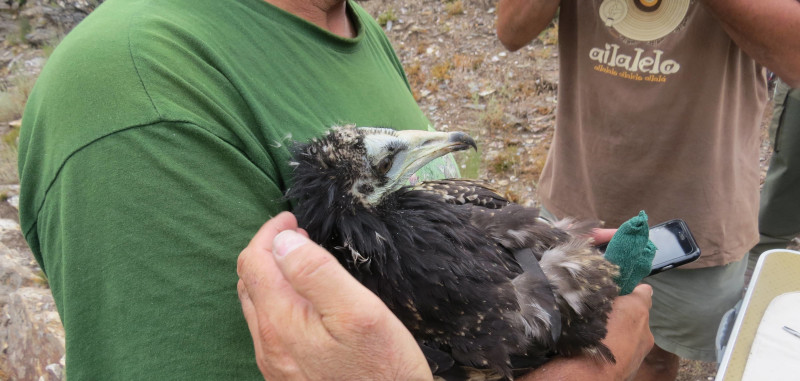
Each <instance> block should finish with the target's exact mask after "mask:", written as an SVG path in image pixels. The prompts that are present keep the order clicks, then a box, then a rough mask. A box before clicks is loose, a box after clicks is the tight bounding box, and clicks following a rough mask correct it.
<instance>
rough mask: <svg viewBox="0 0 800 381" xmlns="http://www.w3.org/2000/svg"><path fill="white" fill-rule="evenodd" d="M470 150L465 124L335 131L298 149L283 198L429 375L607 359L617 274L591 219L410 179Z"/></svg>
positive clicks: (458, 183)
mask: <svg viewBox="0 0 800 381" xmlns="http://www.w3.org/2000/svg"><path fill="white" fill-rule="evenodd" d="M470 147H472V148H476V145H475V142H474V141H473V140H472V138H470V137H469V136H468V135H466V134H464V133H461V132H426V131H394V130H391V129H385V128H366V127H362V128H356V127H352V126H346V127H334V128H332V129H331V130H330V131H329V133H328V134H327V135H326V136H324V137H322V138H319V139H314V140H312V141H311V142H309V143H307V144H300V145H297V146H296V147H295V153H294V162H292V165H293V166H294V174H293V176H294V184H293V186H292V188H291V189H290V190H289V191H288V192H287V196H288V197H289V198H290V199H293V200H295V201H296V203H297V204H296V207H295V209H294V213H295V215H296V216H297V218H298V221H299V224H300V226H301V227H303V228H305V229H306V230H307V231H308V233H309V235H310V236H311V238H312V239H313V240H314V241H315V242H317V243H319V244H320V245H322V246H323V247H325V248H326V249H327V250H329V251H330V252H331V253H333V255H334V256H336V258H337V259H338V260H339V261H340V262H341V263H342V264H343V265H344V266H345V267H346V268H347V269H348V271H350V273H352V274H353V276H354V277H355V278H356V279H358V280H359V281H360V282H361V283H363V284H364V285H365V286H366V287H367V288H369V289H370V290H372V292H374V293H375V294H376V295H378V297H380V298H381V299H382V300H383V302H384V303H386V305H387V306H388V307H389V308H390V309H391V310H392V311H393V312H394V313H395V315H397V317H398V318H399V319H400V320H401V321H402V322H403V323H404V324H405V326H406V327H407V328H408V329H409V330H410V331H411V333H412V334H413V335H414V337H415V338H416V340H417V341H418V342H419V344H420V346H421V348H422V350H423V353H424V354H425V356H426V357H427V359H428V362H429V365H430V366H431V368H432V371H433V373H434V375H436V376H439V377H440V378H445V379H466V378H470V379H513V377H514V376H515V375H520V374H523V373H524V371H527V370H530V369H532V368H535V367H537V366H539V365H541V364H542V363H544V362H545V361H547V360H548V359H549V358H551V357H552V356H554V355H562V356H572V355H578V354H589V355H591V356H593V357H595V358H597V359H602V360H605V361H614V357H613V355H612V354H611V352H610V351H609V349H608V348H607V347H606V346H605V345H603V344H602V343H601V342H600V341H601V340H602V339H603V338H604V337H605V335H606V328H605V324H606V320H607V316H608V312H609V311H610V309H611V303H612V301H613V298H614V297H615V296H616V295H617V293H618V288H617V286H616V284H615V283H614V281H613V278H614V277H615V276H616V275H617V272H618V270H617V267H616V266H615V265H613V264H611V263H609V262H607V261H606V260H605V259H604V258H603V256H602V254H601V253H600V252H599V251H598V250H596V249H595V248H594V247H593V246H592V245H591V242H590V239H589V238H587V236H586V233H588V229H589V228H590V226H587V225H585V224H584V225H583V226H581V224H576V223H574V222H573V221H561V222H559V223H557V224H555V226H553V225H550V224H548V223H546V222H544V221H543V220H541V219H540V218H538V217H539V216H538V210H537V209H535V208H528V207H523V206H521V205H518V204H514V203H511V202H509V201H508V200H506V199H505V198H503V197H502V196H500V195H499V194H497V193H496V192H495V191H494V190H492V189H491V188H489V187H488V186H486V185H484V184H483V183H480V182H478V181H472V180H463V179H448V180H440V181H428V182H422V183H420V184H418V185H414V186H409V185H408V184H407V180H408V179H409V177H411V176H412V175H413V174H414V173H415V172H416V171H417V170H419V169H420V168H422V167H423V166H424V165H425V164H427V163H428V162H430V161H431V160H433V159H434V158H437V157H439V156H442V155H445V154H447V153H450V152H454V151H460V150H466V149H469V148H470Z"/></svg>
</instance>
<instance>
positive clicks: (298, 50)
mask: <svg viewBox="0 0 800 381" xmlns="http://www.w3.org/2000/svg"><path fill="white" fill-rule="evenodd" d="M349 7H350V12H351V16H352V18H354V19H355V20H356V27H357V31H358V36H357V37H356V38H354V39H345V38H341V37H338V36H335V35H333V34H330V33H328V32H327V31H324V30H322V29H320V28H318V27H316V26H314V25H312V24H310V23H308V22H306V21H304V20H302V19H300V18H298V17H295V16H293V15H291V14H288V13H286V12H284V11H282V10H280V9H278V8H276V7H274V6H272V5H270V4H268V3H266V2H265V1H263V0H229V1H219V0H109V1H107V2H105V3H104V4H102V5H101V6H100V7H98V8H97V10H95V11H94V12H93V13H92V14H91V15H89V16H88V17H87V18H86V19H85V20H84V21H83V22H82V23H81V24H80V25H78V26H77V27H76V28H75V29H74V30H73V31H72V32H71V33H70V34H69V35H68V36H67V37H66V38H65V39H64V41H63V42H62V43H61V44H60V45H59V46H58V48H57V49H56V50H55V51H54V52H53V54H52V56H51V57H50V59H49V62H48V63H47V65H46V67H45V68H44V70H43V71H42V73H41V75H40V77H39V80H38V82H37V84H36V86H35V88H34V90H33V92H32V94H31V96H30V98H29V101H28V104H27V108H26V110H25V114H24V117H23V126H22V131H21V136H20V148H19V152H20V154H19V159H20V160H19V166H20V174H21V195H20V222H21V226H22V229H23V233H24V234H25V237H26V239H27V240H28V242H29V244H30V246H31V248H32V250H33V252H34V255H35V256H36V259H37V261H39V263H40V265H41V266H42V268H43V270H44V271H45V273H46V274H47V276H48V280H49V282H50V286H51V288H52V292H53V296H54V298H55V301H56V305H57V307H58V312H59V314H60V316H61V319H62V322H63V323H64V327H65V330H66V347H67V359H66V361H67V365H66V371H67V379H71V380H89V379H100V380H143V379H154V380H179V379H186V380H199V379H212V380H244V379H253V380H258V379H263V378H262V376H261V374H260V373H259V371H258V368H257V367H256V363H255V358H254V352H253V343H252V340H251V338H250V334H249V331H248V329H247V325H246V323H245V320H244V317H243V315H242V313H241V307H240V306H239V301H238V298H237V293H236V282H237V279H238V278H237V275H236V259H237V256H238V254H239V252H240V251H241V249H242V248H244V247H245V246H246V245H247V243H248V242H249V240H250V238H252V236H253V235H254V234H255V232H256V231H257V230H258V228H259V227H260V226H261V224H263V223H264V222H265V221H266V220H267V219H268V218H269V217H270V216H273V215H275V214H277V213H278V212H280V211H283V210H286V209H289V208H290V205H289V204H288V203H287V202H286V201H285V200H284V199H283V196H282V195H283V193H284V191H285V189H286V188H287V187H288V186H289V182H290V178H291V168H290V167H289V165H288V161H289V157H290V151H289V146H290V143H291V140H301V141H302V140H306V139H308V138H310V137H312V136H318V135H320V134H322V133H323V132H324V131H325V129H326V128H327V127H329V126H331V125H334V124H345V123H355V124H358V125H361V126H385V127H394V128H397V129H428V128H430V127H431V126H430V122H429V121H428V120H427V118H426V117H425V116H424V115H423V113H422V111H421V110H420V109H419V107H418V105H417V104H416V102H415V101H414V98H413V96H412V94H411V91H410V89H409V86H408V83H407V80H406V78H405V76H404V74H403V72H402V68H401V66H400V63H399V60H398V59H397V57H396V56H395V54H394V52H393V50H392V48H391V45H390V43H389V41H388V39H387V38H386V36H385V35H384V34H383V32H382V31H381V29H380V26H378V25H377V23H376V22H374V20H372V19H371V18H370V17H369V16H368V14H367V13H366V12H365V11H364V10H363V9H361V8H360V7H359V6H358V5H356V4H354V3H349ZM449 160H451V161H452V158H449ZM442 162H444V160H442V161H440V162H438V163H432V166H434V167H436V168H438V169H441V168H443V167H446V168H454V166H452V165H449V166H445V165H443V164H442ZM445 176H448V177H449V176H453V177H455V176H457V172H455V173H439V177H445Z"/></svg>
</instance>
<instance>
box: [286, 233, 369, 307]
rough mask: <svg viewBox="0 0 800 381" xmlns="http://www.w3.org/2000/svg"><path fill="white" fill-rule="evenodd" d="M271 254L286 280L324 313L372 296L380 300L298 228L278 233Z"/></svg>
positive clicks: (357, 302) (360, 302)
mask: <svg viewBox="0 0 800 381" xmlns="http://www.w3.org/2000/svg"><path fill="white" fill-rule="evenodd" d="M272 253H273V255H274V256H275V262H276V263H277V265H278V268H279V269H280V271H281V272H282V273H283V276H284V277H285V278H286V281H287V282H289V284H290V285H291V286H292V288H293V289H294V290H295V292H297V294H299V295H300V296H302V297H303V298H305V299H306V300H308V301H309V302H311V304H312V305H313V306H314V308H315V309H316V310H317V311H318V312H319V313H320V314H321V315H322V316H330V315H333V314H336V313H338V312H340V311H342V310H348V309H350V308H351V307H353V306H354V305H356V304H362V303H363V302H365V301H368V300H369V298H373V299H375V300H377V297H376V296H375V295H374V294H372V292H370V291H369V290H368V289H366V288H365V287H364V286H363V285H361V283H359V282H358V281H357V280H356V279H355V278H353V276H352V275H350V273H348V272H347V270H345V268H344V267H342V265H341V264H339V262H337V261H336V258H334V257H333V255H331V254H330V253H329V252H328V251H327V250H325V249H323V248H322V247H320V246H319V245H317V244H316V243H314V242H312V241H311V240H309V239H308V238H307V237H306V236H304V235H302V234H300V233H298V232H296V231H293V230H285V231H282V232H280V233H279V234H278V235H277V236H275V239H274V241H273V250H272ZM365 298H366V300H365Z"/></svg>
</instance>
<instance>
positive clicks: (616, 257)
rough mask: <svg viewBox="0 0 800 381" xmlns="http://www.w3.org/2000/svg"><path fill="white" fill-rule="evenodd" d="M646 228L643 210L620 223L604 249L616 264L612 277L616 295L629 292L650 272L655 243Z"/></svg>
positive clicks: (607, 257)
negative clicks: (616, 289) (613, 276)
mask: <svg viewBox="0 0 800 381" xmlns="http://www.w3.org/2000/svg"><path fill="white" fill-rule="evenodd" d="M649 233H650V228H649V227H648V225H647V214H646V213H645V212H644V210H642V211H640V212H639V215H638V216H636V217H633V218H631V219H630V220H628V221H626V222H625V223H623V224H622V225H621V226H620V227H619V229H618V230H617V232H616V233H614V237H612V238H611V241H610V242H609V243H608V247H607V248H606V253H605V257H606V259H607V260H608V261H609V262H611V263H613V264H615V265H617V266H619V276H618V277H617V278H615V279H614V281H615V282H616V283H617V285H618V286H619V288H620V291H619V294H620V295H627V294H630V293H631V292H632V291H633V289H634V288H635V287H636V285H638V284H639V283H640V282H641V281H642V279H644V277H646V276H647V275H648V274H650V267H651V266H652V264H653V257H655V255H656V246H655V245H654V244H653V242H651V241H650V239H649V238H648V237H649Z"/></svg>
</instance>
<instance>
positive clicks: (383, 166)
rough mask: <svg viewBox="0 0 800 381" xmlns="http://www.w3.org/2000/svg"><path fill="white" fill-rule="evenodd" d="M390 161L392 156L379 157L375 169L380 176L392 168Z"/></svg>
mask: <svg viewBox="0 0 800 381" xmlns="http://www.w3.org/2000/svg"><path fill="white" fill-rule="evenodd" d="M392 161H394V157H393V156H387V157H384V158H383V159H381V161H380V163H378V166H377V168H376V169H377V170H378V174H380V175H381V176H384V175H386V174H387V173H388V172H389V170H390V169H392Z"/></svg>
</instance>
